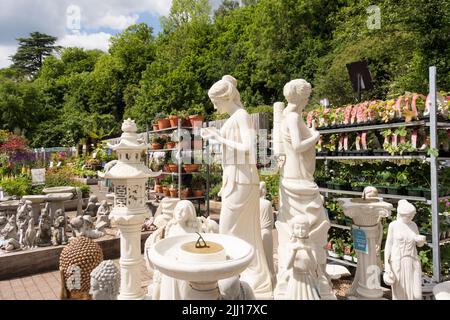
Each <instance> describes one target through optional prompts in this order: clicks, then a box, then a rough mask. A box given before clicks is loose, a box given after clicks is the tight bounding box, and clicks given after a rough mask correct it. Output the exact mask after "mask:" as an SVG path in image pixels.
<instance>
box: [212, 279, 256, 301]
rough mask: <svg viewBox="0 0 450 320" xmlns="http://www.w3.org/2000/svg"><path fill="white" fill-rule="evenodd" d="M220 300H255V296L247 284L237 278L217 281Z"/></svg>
mask: <svg viewBox="0 0 450 320" xmlns="http://www.w3.org/2000/svg"><path fill="white" fill-rule="evenodd" d="M218 285H219V291H220V299H221V300H255V299H256V298H255V294H254V293H253V290H252V288H250V286H249V285H248V283H247V282H244V281H241V280H240V279H239V276H235V277H231V278H227V279H223V280H219V281H218Z"/></svg>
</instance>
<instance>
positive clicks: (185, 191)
mask: <svg viewBox="0 0 450 320" xmlns="http://www.w3.org/2000/svg"><path fill="white" fill-rule="evenodd" d="M190 196H191V189H189V188H186V189H183V190H181V198H189V197H190Z"/></svg>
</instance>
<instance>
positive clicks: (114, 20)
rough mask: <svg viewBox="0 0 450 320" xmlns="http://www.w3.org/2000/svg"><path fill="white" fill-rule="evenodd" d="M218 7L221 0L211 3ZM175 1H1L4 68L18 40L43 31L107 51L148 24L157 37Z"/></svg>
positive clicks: (67, 41)
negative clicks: (120, 36)
mask: <svg viewBox="0 0 450 320" xmlns="http://www.w3.org/2000/svg"><path fill="white" fill-rule="evenodd" d="M210 1H211V5H212V7H213V8H216V7H217V6H218V4H219V2H220V0H210ZM171 2H172V0H0V30H1V32H0V69H1V68H5V67H8V66H9V65H10V64H11V60H10V58H9V56H11V55H13V54H14V53H15V52H16V50H17V40H16V39H17V38H19V37H27V36H28V35H29V34H30V33H31V32H34V31H39V32H42V33H46V34H49V35H52V36H55V37H57V38H58V42H57V44H58V45H61V46H65V47H70V46H74V47H82V48H85V49H101V50H103V51H107V50H108V47H109V38H110V37H111V36H112V35H115V34H117V33H120V32H121V31H123V30H124V29H126V28H127V27H128V26H130V25H132V24H135V23H140V22H145V23H147V24H148V25H149V26H151V27H152V28H153V30H154V31H153V32H154V34H155V35H156V34H157V33H158V32H159V31H161V26H160V23H159V18H160V16H164V15H167V14H168V13H169V11H170V5H171Z"/></svg>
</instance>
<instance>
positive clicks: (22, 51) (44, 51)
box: [11, 32, 61, 77]
mask: <svg viewBox="0 0 450 320" xmlns="http://www.w3.org/2000/svg"><path fill="white" fill-rule="evenodd" d="M17 40H18V41H19V48H18V49H17V52H16V53H15V54H14V55H13V56H11V60H12V62H13V65H12V67H13V68H14V69H16V70H18V71H19V72H20V73H22V74H23V75H25V76H28V77H33V76H34V75H36V73H37V72H38V70H39V69H40V68H41V66H42V62H43V61H44V58H45V57H47V56H50V55H51V54H52V53H53V52H54V51H56V50H59V49H60V48H61V47H59V46H56V45H55V42H56V40H57V38H56V37H53V36H50V35H47V34H44V33H40V32H32V33H30V37H28V38H18V39H17Z"/></svg>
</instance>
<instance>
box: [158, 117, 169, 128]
mask: <svg viewBox="0 0 450 320" xmlns="http://www.w3.org/2000/svg"><path fill="white" fill-rule="evenodd" d="M158 127H159V130H162V129H167V128H170V121H169V119H167V118H164V119H158Z"/></svg>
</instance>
